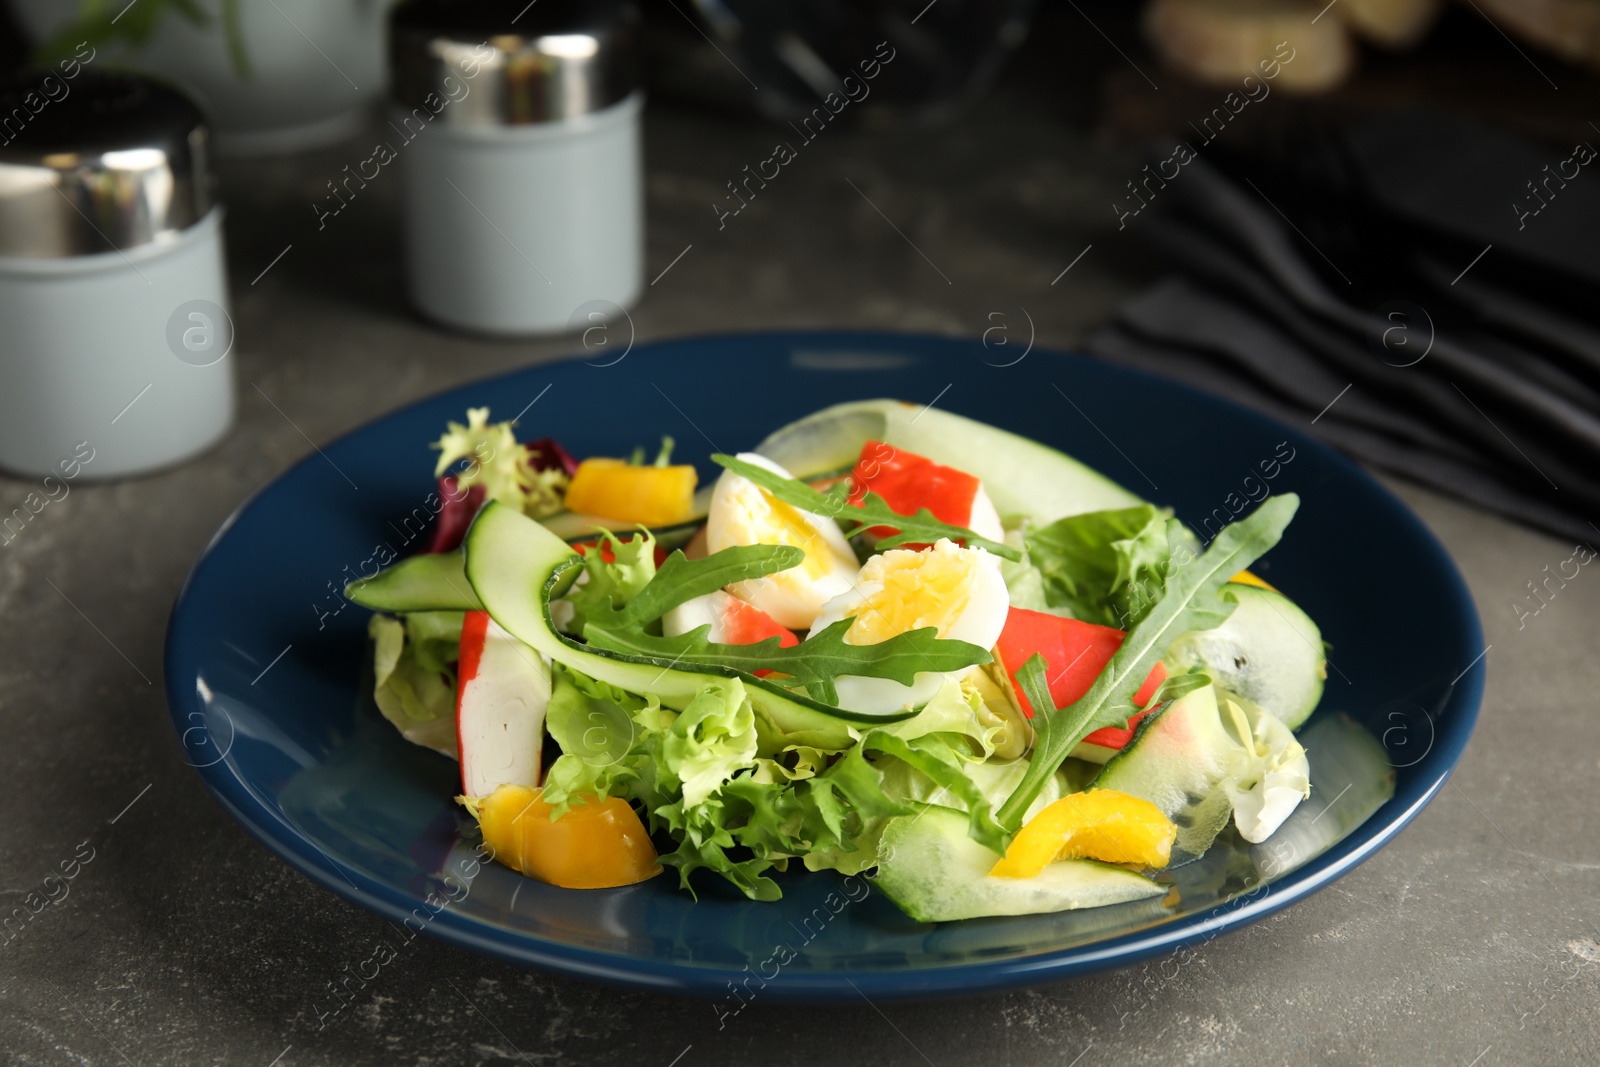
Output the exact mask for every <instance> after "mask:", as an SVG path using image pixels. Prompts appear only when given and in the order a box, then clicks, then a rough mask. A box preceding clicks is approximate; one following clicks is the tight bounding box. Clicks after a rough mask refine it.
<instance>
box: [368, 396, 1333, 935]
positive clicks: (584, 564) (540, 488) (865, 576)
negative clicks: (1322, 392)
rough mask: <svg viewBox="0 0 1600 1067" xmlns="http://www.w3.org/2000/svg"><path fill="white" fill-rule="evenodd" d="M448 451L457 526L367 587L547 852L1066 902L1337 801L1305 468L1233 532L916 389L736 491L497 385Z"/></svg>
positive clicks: (399, 694) (554, 856) (451, 437)
mask: <svg viewBox="0 0 1600 1067" xmlns="http://www.w3.org/2000/svg"><path fill="white" fill-rule="evenodd" d="M433 447H434V448H436V449H438V451H439V457H438V463H437V467H436V470H435V472H434V474H435V477H436V478H438V480H439V488H438V501H439V505H440V506H439V509H438V516H437V520H436V521H435V524H434V529H433V531H432V533H433V536H432V541H431V543H430V545H429V550H428V551H426V552H424V553H422V554H419V555H416V556H412V557H410V558H408V559H404V560H401V561H400V562H398V563H396V564H394V565H393V566H391V567H389V568H388V569H387V570H384V571H382V572H380V573H378V574H376V575H375V576H373V577H370V578H363V579H361V580H358V581H355V582H353V583H351V584H350V586H349V587H348V588H347V590H346V596H347V597H349V598H350V599H351V600H352V601H354V602H356V603H358V604H361V605H364V606H366V607H369V608H372V609H374V611H375V614H374V615H373V617H372V619H371V623H370V634H371V637H372V647H373V668H374V678H375V685H374V698H375V702H376V703H377V706H378V708H379V709H380V710H381V711H382V713H383V715H384V716H385V717H386V718H388V719H389V720H390V721H391V722H392V723H393V724H394V725H395V726H396V727H397V728H398V729H399V730H400V732H401V733H402V734H403V735H404V736H405V737H406V738H407V739H409V740H410V741H412V742H415V743H416V744H419V745H424V746H426V747H429V748H432V749H435V750H437V751H439V752H442V753H444V754H445V755H447V756H450V757H453V758H455V759H457V760H459V762H460V771H461V791H460V796H459V797H458V798H457V799H458V800H459V802H460V803H461V804H462V805H463V806H464V807H465V808H466V810H467V811H468V812H470V813H471V814H472V816H473V817H474V818H475V819H476V820H477V823H478V825H479V828H480V830H481V832H482V835H483V838H484V841H485V844H486V845H487V846H488V847H489V848H490V849H492V850H493V854H494V856H495V858H496V859H497V860H498V861H500V862H502V863H504V864H506V865H507V866H510V867H512V868H514V869H516V870H518V871H520V872H522V873H524V874H525V875H527V876H529V877H532V878H535V879H538V880H540V881H543V882H547V883H550V884H552V885H556V886H563V887H568V888H573V889H597V888H607V887H614V886H622V885H629V884H632V883H635V882H641V881H644V880H647V879H651V878H657V877H674V876H675V877H676V878H677V880H678V882H679V883H680V885H681V886H682V887H683V888H684V889H685V890H687V891H690V892H694V891H695V886H696V885H700V886H703V885H704V884H705V883H704V882H703V879H705V878H707V877H712V876H720V877H721V878H723V879H726V880H727V881H728V882H729V883H731V884H732V885H733V886H735V887H737V889H738V890H739V891H740V892H742V893H744V894H745V895H747V896H749V897H750V898H753V899H756V900H775V899H777V898H778V897H779V896H780V895H781V888H780V885H779V882H778V881H777V880H775V879H774V877H773V873H774V872H776V871H784V870H788V869H794V868H803V869H805V870H809V871H821V870H833V871H838V872H841V873H842V874H846V875H853V874H861V873H863V872H871V871H875V872H876V873H875V875H874V884H876V885H877V886H878V887H879V888H880V889H881V890H882V891H883V892H884V893H885V894H886V895H887V896H888V897H889V898H891V899H892V900H894V901H895V903H896V904H898V905H899V906H900V907H901V908H902V909H903V910H904V911H905V912H906V913H907V914H909V915H910V916H912V917H913V918H915V919H917V920H920V921H925V922H937V921H943V920H952V919H963V918H971V917H977V916H987V915H1017V914H1025V913H1033V912H1048V911H1060V910H1065V909H1070V908H1085V907H1096V906H1101V905H1107V904H1115V903H1120V902H1123V901H1129V900H1136V899H1140V898H1143V897H1154V896H1161V895H1164V894H1165V893H1166V892H1167V889H1168V886H1167V885H1164V884H1163V882H1162V881H1161V880H1160V879H1159V877H1158V876H1159V875H1160V873H1161V872H1162V871H1164V870H1167V869H1169V868H1171V867H1174V866H1176V865H1178V864H1181V863H1184V862H1186V861H1189V860H1192V859H1195V858H1197V857H1200V856H1202V855H1204V854H1205V853H1206V851H1207V850H1208V849H1209V848H1211V846H1212V844H1213V842H1214V841H1215V840H1216V839H1217V837H1218V836H1219V834H1222V833H1224V832H1226V833H1230V834H1234V833H1236V834H1237V835H1239V836H1240V837H1242V838H1243V839H1244V840H1245V841H1248V842H1252V843H1256V842H1262V841H1265V840H1267V839H1268V838H1269V837H1270V836H1271V835H1272V834H1273V833H1274V832H1275V831H1276V830H1277V829H1278V827H1279V826H1281V825H1282V824H1283V822H1284V820H1285V819H1287V818H1288V816H1289V815H1290V813H1291V812H1293V811H1294V810H1295V808H1296V806H1297V805H1299V804H1300V802H1301V801H1302V800H1304V799H1305V798H1306V797H1307V796H1308V795H1309V793H1310V777H1309V776H1310V765H1309V763H1308V761H1307V758H1306V751H1305V748H1304V747H1303V746H1302V745H1301V743H1300V742H1299V741H1298V740H1297V739H1296V736H1295V731H1296V729H1298V728H1299V727H1300V726H1301V725H1302V724H1303V723H1304V722H1305V721H1306V719H1307V718H1308V717H1309V716H1310V715H1311V713H1312V711H1313V710H1314V709H1315V707H1316V705H1317V703H1318V701H1319V699H1320V697H1321V695H1322V688H1323V682H1324V678H1325V676H1326V659H1325V654H1324V646H1323V643H1322V638H1321V634H1320V632H1319V631H1318V629H1317V627H1316V624H1315V623H1313V622H1312V621H1311V619H1310V618H1308V617H1307V616H1306V614H1305V613H1304V612H1303V611H1302V610H1300V608H1298V607H1297V606H1296V605H1295V604H1294V603H1293V601H1291V600H1290V599H1289V598H1288V597H1287V596H1286V595H1284V594H1283V593H1282V592H1280V591H1279V590H1277V589H1274V588H1273V587H1272V586H1271V585H1269V584H1268V583H1266V582H1265V581H1263V580H1261V579H1260V578H1258V577H1256V576H1255V575H1254V574H1252V573H1251V571H1250V570H1249V568H1250V566H1251V564H1252V563H1254V562H1255V561H1256V560H1257V559H1258V558H1259V557H1260V556H1261V555H1262V554H1263V553H1265V552H1267V551H1268V550H1269V549H1271V548H1272V547H1273V545H1275V544H1276V543H1277V542H1278V540H1279V539H1280V537H1281V536H1282V535H1283V533H1284V530H1285V528H1286V527H1287V526H1288V524H1289V522H1290V520H1291V519H1292V518H1293V516H1294V513H1295V510H1296V508H1297V506H1298V504H1299V501H1298V498H1297V497H1296V496H1295V495H1294V494H1292V493H1286V494H1281V495H1273V496H1269V497H1266V498H1265V499H1264V500H1263V501H1262V502H1261V503H1260V504H1259V505H1258V506H1257V507H1256V508H1255V510H1254V511H1253V512H1250V513H1249V514H1245V515H1242V516H1241V517H1240V518H1238V519H1237V520H1236V521H1234V522H1233V523H1232V524H1231V525H1228V526H1226V527H1224V528H1223V529H1221V530H1220V532H1217V533H1215V535H1214V536H1212V537H1210V539H1209V540H1208V541H1202V539H1201V538H1200V537H1199V536H1197V535H1196V534H1195V533H1194V532H1193V531H1191V530H1190V529H1188V528H1187V527H1186V526H1184V524H1183V523H1181V522H1180V521H1178V520H1177V519H1175V518H1173V516H1172V513H1171V511H1170V510H1169V509H1166V508H1162V507H1159V506H1157V505H1155V504H1153V503H1150V502H1147V501H1145V500H1142V499H1140V498H1139V497H1137V496H1136V495H1134V494H1133V493H1130V492H1129V491H1127V490H1126V489H1124V488H1122V487H1121V486H1119V485H1117V484H1115V483H1114V482H1112V481H1110V480H1109V479H1107V478H1105V477H1103V476H1102V475H1100V474H1098V473H1096V472H1095V471H1093V470H1090V469H1089V468H1088V467H1086V466H1084V465H1083V464H1081V463H1079V462H1077V461H1076V460H1074V459H1072V458H1070V457H1068V456H1066V455H1064V454H1062V453H1060V452H1058V451H1056V450H1054V449H1051V448H1048V447H1046V446H1044V445H1042V444H1039V443H1038V442H1035V441H1032V440H1029V439H1026V438H1023V437H1020V436H1018V435H1015V434H1011V433H1009V432H1007V431H1004V430H1001V429H999V428H996V427H993V426H988V425H984V424H982V423H978V422H974V421H972V420H970V419H966V418H963V417H961V416H958V415H955V414H952V413H949V412H946V411H942V410H939V409H936V408H919V407H918V406H915V405H910V404H905V403H901V402H898V401H891V400H872V401H860V402H852V403H847V404H841V405H837V406H835V407H831V408H828V409H825V410H823V411H820V412H817V413H816V414H814V415H811V416H809V417H807V418H805V419H802V420H800V421H799V422H796V423H793V424H791V425H789V426H786V427H783V428H782V429H780V430H778V431H777V432H775V433H774V434H772V435H771V436H770V437H768V438H767V440H765V441H763V442H762V443H761V444H759V445H758V446H757V447H756V448H755V449H753V450H752V451H750V452H744V453H739V454H737V455H722V454H717V455H713V456H711V457H710V458H711V460H712V462H713V463H715V464H716V465H717V467H718V468H720V471H719V474H718V476H717V478H716V480H715V481H714V483H713V484H711V485H709V486H704V487H702V486H700V485H699V483H698V475H697V472H696V468H695V467H694V466H693V465H689V464H682V463H675V462H674V461H673V451H674V450H673V442H672V441H671V440H670V439H667V440H664V441H663V442H662V445H661V448H660V450H659V452H657V453H656V454H654V455H651V454H650V453H649V452H648V451H647V450H646V449H644V448H639V449H636V450H635V451H634V453H633V455H632V456H630V457H588V458H585V459H583V460H582V461H581V462H579V461H577V460H576V459H575V458H574V457H573V456H571V455H570V454H568V453H567V451H566V450H565V449H563V448H562V447H561V446H560V445H559V444H558V443H557V442H555V441H553V440H549V439H543V440H536V441H531V442H523V441H519V440H518V439H517V436H516V433H515V427H514V426H513V425H512V424H511V423H508V422H500V423H492V422H490V421H489V412H488V410H487V409H482V408H477V409H472V410H471V411H469V412H468V417H467V421H466V422H465V423H454V422H452V423H450V424H449V426H448V427H447V430H446V432H445V433H444V434H443V436H442V437H440V439H439V440H438V441H437V442H435V443H434V445H433ZM668 868H670V869H671V872H672V873H668V871H667V869H668ZM697 872H708V873H701V874H697Z"/></svg>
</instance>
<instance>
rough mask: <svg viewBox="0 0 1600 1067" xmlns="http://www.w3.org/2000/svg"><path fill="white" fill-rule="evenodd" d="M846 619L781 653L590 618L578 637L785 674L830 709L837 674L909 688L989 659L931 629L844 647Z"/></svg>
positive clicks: (665, 657) (671, 660)
mask: <svg viewBox="0 0 1600 1067" xmlns="http://www.w3.org/2000/svg"><path fill="white" fill-rule="evenodd" d="M853 621H854V620H852V619H840V620H839V621H838V622H836V623H834V624H833V625H831V626H829V627H828V628H827V629H825V630H823V631H822V632H821V633H819V634H816V635H814V636H812V637H810V638H808V639H806V640H804V641H802V642H800V643H799V644H798V645H792V646H790V647H789V648H780V647H779V646H778V639H777V638H776V637H769V638H768V639H767V640H765V641H761V642H758V643H756V644H753V645H724V644H718V643H716V642H713V641H710V640H708V639H707V635H708V634H709V633H710V630H711V628H710V627H709V626H702V627H699V628H698V629H696V630H692V631H690V632H689V633H686V634H680V635H679V636H677V637H656V636H653V635H650V634H647V633H644V632H642V631H640V630H637V629H625V628H621V627H616V628H613V627H610V626H607V625H605V624H604V623H603V622H601V621H599V620H597V619H596V618H595V617H594V616H590V617H589V619H588V620H587V622H586V623H585V625H584V631H583V636H584V639H585V640H586V641H588V642H589V644H591V645H593V646H594V647H596V648H603V649H606V650H608V651H611V652H620V653H622V654H624V655H629V656H641V657H644V658H646V659H650V660H654V661H656V662H658V663H660V664H661V665H662V666H663V667H665V666H680V667H684V668H693V667H697V666H709V667H732V668H733V669H735V670H738V671H743V672H745V673H746V674H753V673H754V672H756V671H757V670H770V671H774V672H776V673H778V674H785V675H788V676H789V677H788V678H786V679H783V684H785V685H790V684H793V685H799V686H805V687H806V688H807V689H809V690H811V695H812V697H813V699H817V700H822V701H823V702H824V703H831V704H833V705H834V706H837V704H838V695H837V693H836V692H834V687H833V683H834V680H835V679H837V678H839V677H841V676H842V675H857V676H860V677H864V678H888V679H891V680H893V681H896V682H899V683H900V684H902V685H910V684H911V683H912V681H913V680H914V679H915V678H916V676H917V674H919V673H921V672H925V671H929V672H937V673H945V672H949V671H959V670H964V669H966V668H967V667H971V666H973V665H975V664H979V663H988V662H989V659H990V657H989V651H988V649H983V648H979V647H978V646H977V645H973V644H968V643H967V642H965V641H947V640H943V639H941V638H940V637H939V631H938V630H936V629H934V628H933V627H931V626H928V627H924V628H923V629H920V630H911V631H909V632H907V633H903V634H898V635H896V636H894V637H891V638H889V639H888V640H887V641H880V642H878V643H877V644H872V645H852V644H849V643H847V642H846V641H845V639H844V635H845V633H846V631H848V630H849V629H850V626H851V624H852V622H853ZM830 698H831V699H830Z"/></svg>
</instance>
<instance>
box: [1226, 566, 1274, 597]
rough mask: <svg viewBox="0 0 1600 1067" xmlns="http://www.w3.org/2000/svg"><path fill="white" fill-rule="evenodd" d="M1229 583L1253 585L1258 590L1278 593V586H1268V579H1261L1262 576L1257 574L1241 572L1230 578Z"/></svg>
mask: <svg viewBox="0 0 1600 1067" xmlns="http://www.w3.org/2000/svg"><path fill="white" fill-rule="evenodd" d="M1228 581H1230V582H1238V583H1239V584H1240V585H1253V586H1255V587H1257V588H1258V589H1265V590H1268V591H1269V592H1273V593H1276V592H1277V591H1278V589H1277V587H1276V586H1272V585H1268V584H1267V582H1266V579H1264V578H1261V577H1260V576H1258V575H1256V574H1255V573H1253V572H1251V571H1240V572H1239V573H1238V574H1235V575H1234V576H1233V577H1232V578H1229V579H1228Z"/></svg>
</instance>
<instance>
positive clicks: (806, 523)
mask: <svg viewBox="0 0 1600 1067" xmlns="http://www.w3.org/2000/svg"><path fill="white" fill-rule="evenodd" d="M739 458H740V459H741V460H744V461H745V462H746V463H751V464H754V465H756V466H758V467H763V468H765V469H767V470H769V471H772V472H773V473H774V474H780V475H782V476H783V477H785V478H789V477H793V475H791V474H790V473H789V472H788V471H786V470H784V469H783V468H782V467H780V466H779V465H778V464H776V463H774V462H773V461H772V460H770V459H768V458H766V457H765V456H758V455H756V454H755V453H753V452H743V453H740V455H739ZM736 545H793V546H794V547H796V548H801V549H804V550H805V553H806V562H805V563H804V564H802V565H800V566H798V567H791V568H789V569H788V570H786V571H780V572H778V573H777V574H769V575H766V576H765V577H762V578H754V579H751V580H749V581H744V582H735V583H734V584H732V585H730V586H728V592H730V593H732V594H733V595H734V596H737V597H738V598H739V599H741V600H743V601H745V602H747V603H749V604H752V605H754V606H755V607H757V608H760V609H761V610H762V611H764V612H766V613H767V614H768V615H770V616H772V618H773V619H775V620H776V621H777V622H778V624H779V625H781V626H786V627H788V628H789V629H791V630H804V629H806V628H807V627H809V626H810V625H811V624H812V623H813V622H814V621H815V620H816V618H817V613H818V612H819V611H821V610H822V605H823V604H825V603H827V602H828V601H829V600H831V599H833V598H834V597H837V596H839V595H840V594H842V593H845V592H848V591H849V590H850V588H851V587H852V586H854V585H855V580H856V572H857V569H858V567H857V563H856V554H855V552H854V551H852V550H851V548H850V543H849V542H848V541H846V540H845V536H844V534H843V533H842V532H841V531H840V529H839V524H838V523H836V522H834V521H833V520H832V519H830V518H828V517H826V516H824V515H816V514H813V513H812V512H808V511H801V510H799V509H798V508H791V507H790V506H789V505H787V504H784V503H782V502H780V501H777V500H774V499H773V498H772V497H770V496H769V495H767V493H766V492H765V491H763V490H762V489H761V487H760V486H758V485H756V484H755V483H754V482H752V481H750V480H749V479H748V478H745V477H743V476H741V475H738V474H735V473H733V471H723V473H722V477H721V478H718V479H717V484H716V488H715V489H714V490H713V491H712V494H711V509H710V513H709V514H708V516H707V518H706V548H707V550H708V551H710V552H720V551H722V550H723V549H725V548H732V547H734V546H736Z"/></svg>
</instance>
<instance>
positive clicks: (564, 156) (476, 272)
mask: <svg viewBox="0 0 1600 1067" xmlns="http://www.w3.org/2000/svg"><path fill="white" fill-rule="evenodd" d="M642 107H643V99H642V94H640V93H637V92H636V93H634V94H632V95H630V96H629V97H627V98H626V99H624V100H623V101H622V102H621V103H618V104H613V105H611V106H610V107H608V108H606V109H604V110H603V111H597V112H594V113H592V114H588V115H581V116H578V117H576V118H569V119H563V120H561V121H558V122H546V123H539V124H535V125H527V126H515V127H507V128H501V129H479V128H474V127H470V126H462V127H452V126H449V125H439V126H437V127H436V128H433V129H429V130H428V131H427V132H426V133H425V134H424V135H423V136H420V137H418V138H417V139H416V140H415V141H413V142H411V143H409V144H408V146H407V148H406V149H405V151H404V160H405V162H404V164H403V165H404V168H405V183H406V189H405V203H406V223H405V225H406V277H407V281H408V283H409V286H410V292H411V299H412V301H413V302H414V303H415V304H416V306H417V308H418V309H419V310H421V311H422V313H423V314H425V315H427V316H428V317H429V318H432V319H436V320H438V321H439V322H442V323H445V324H446V325H449V326H454V327H456V328H459V329H463V330H470V331H476V332H482V333H491V334H509V335H520V334H541V333H554V332H559V331H563V330H567V329H569V328H570V326H569V322H570V319H571V316H572V314H573V312H574V311H575V310H577V309H578V308H580V307H581V306H583V305H584V304H586V303H588V302H589V301H593V300H602V301H609V302H611V303H614V304H616V305H617V306H619V307H624V308H625V307H628V306H629V305H630V304H632V303H634V302H635V301H636V300H638V299H639V293H640V290H641V289H642V288H643V286H644V193H643V188H642V182H641V179H640V174H641V172H642V159H641V156H642V148H641V144H640V132H639V115H640V112H641V110H642ZM403 115H404V113H402V116H398V117H403Z"/></svg>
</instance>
